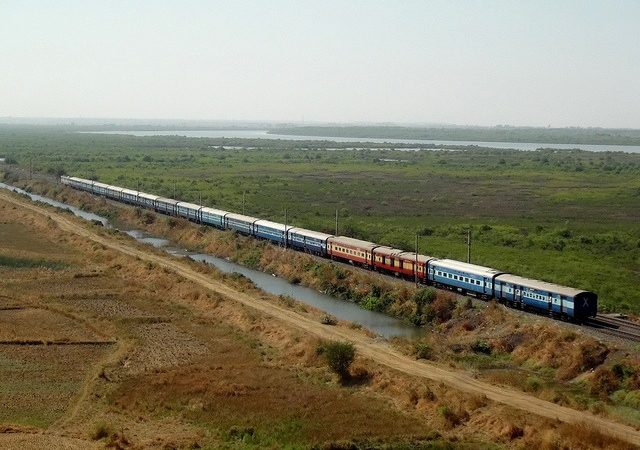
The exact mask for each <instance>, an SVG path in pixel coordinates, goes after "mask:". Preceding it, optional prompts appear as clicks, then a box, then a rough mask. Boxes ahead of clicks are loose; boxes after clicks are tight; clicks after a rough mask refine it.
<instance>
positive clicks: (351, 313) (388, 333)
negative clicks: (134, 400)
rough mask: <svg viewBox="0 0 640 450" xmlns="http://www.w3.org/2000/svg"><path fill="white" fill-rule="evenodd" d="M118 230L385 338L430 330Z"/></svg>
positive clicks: (83, 213)
mask: <svg viewBox="0 0 640 450" xmlns="http://www.w3.org/2000/svg"><path fill="white" fill-rule="evenodd" d="M0 188H3V189H8V190H11V191H14V192H18V193H20V194H23V195H27V196H29V197H30V198H31V200H33V201H36V202H41V203H45V204H48V205H51V206H54V207H56V208H61V209H67V210H69V211H71V212H72V213H73V214H75V215H76V216H78V217H81V218H83V219H85V220H88V221H92V222H100V223H101V224H102V225H103V226H105V227H109V228H115V227H114V226H113V224H111V223H110V222H109V220H108V219H106V218H105V217H101V216H99V215H97V214H93V213H90V212H87V211H83V210H81V209H79V208H76V207H75V206H71V205H67V204H66V203H62V202H59V201H57V200H53V199H50V198H48V197H43V196H41V195H37V194H31V193H29V192H26V191H24V190H22V189H19V188H16V187H14V186H10V185H8V184H5V183H0ZM118 229H119V230H120V231H123V232H125V233H127V234H128V235H129V236H131V237H132V238H134V239H136V240H137V241H138V242H142V243H145V244H148V245H152V246H154V247H156V248H160V249H162V250H164V251H166V252H167V253H169V254H171V255H173V256H176V257H187V258H191V259H192V260H194V261H199V262H203V263H205V264H208V265H210V266H213V267H216V268H217V269H218V270H220V271H221V272H226V273H234V272H235V273H240V274H242V275H244V276H245V277H247V278H248V279H250V280H251V281H252V282H253V283H254V284H255V285H256V286H257V287H259V288H260V289H262V290H264V291H265V292H268V293H270V294H273V295H286V296H289V297H292V298H294V299H296V300H298V301H300V302H302V303H305V304H307V305H311V306H313V307H315V308H318V309H320V310H322V311H325V312H327V313H329V314H331V315H333V316H335V317H337V318H338V319H340V320H346V321H351V322H356V323H358V324H361V325H362V326H363V327H365V328H368V329H369V330H371V331H373V332H374V333H376V334H378V335H380V336H382V337H385V338H390V337H394V336H400V337H406V338H417V337H420V336H422V335H424V334H425V333H426V330H425V329H424V328H418V327H414V326H412V325H409V324H407V323H404V322H403V321H401V320H399V319H396V318H393V317H390V316H387V315H385V314H382V313H378V312H374V311H368V310H366V309H362V308H360V307H359V306H358V305H356V304H355V303H350V302H347V301H344V300H340V299H337V298H334V297H331V296H329V295H325V294H322V293H320V292H317V291H315V290H313V289H311V288H308V287H304V286H299V285H294V284H291V283H289V282H288V281H286V280H284V279H282V278H278V277H276V276H273V275H271V274H268V273H265V272H260V271H258V270H254V269H250V268H248V267H244V266H241V265H239V264H236V263H234V262H231V261H228V260H226V259H222V258H217V257H215V256H212V255H206V254H202V253H196V252H190V251H187V250H185V249H181V248H179V247H177V246H175V245H174V244H173V243H172V242H170V241H169V240H167V239H164V238H161V237H158V236H153V235H151V234H149V233H147V232H145V231H142V230H136V229H127V228H126V227H124V226H118Z"/></svg>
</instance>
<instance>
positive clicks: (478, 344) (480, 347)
mask: <svg viewBox="0 0 640 450" xmlns="http://www.w3.org/2000/svg"><path fill="white" fill-rule="evenodd" d="M471 350H473V351H474V352H476V353H484V354H485V355H490V354H491V346H490V345H489V344H487V342H486V341H482V340H477V341H475V342H474V343H473V344H471Z"/></svg>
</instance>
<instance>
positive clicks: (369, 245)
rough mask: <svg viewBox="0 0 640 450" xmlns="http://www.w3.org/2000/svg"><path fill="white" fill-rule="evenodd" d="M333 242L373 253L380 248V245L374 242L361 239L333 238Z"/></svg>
mask: <svg viewBox="0 0 640 450" xmlns="http://www.w3.org/2000/svg"><path fill="white" fill-rule="evenodd" d="M331 242H335V243H337V244H342V245H347V246H351V247H356V248H359V249H363V250H368V251H371V250H373V249H374V248H376V247H380V245H378V244H376V243H374V242H368V241H361V240H360V239H354V238H350V237H346V236H333V237H332V238H331Z"/></svg>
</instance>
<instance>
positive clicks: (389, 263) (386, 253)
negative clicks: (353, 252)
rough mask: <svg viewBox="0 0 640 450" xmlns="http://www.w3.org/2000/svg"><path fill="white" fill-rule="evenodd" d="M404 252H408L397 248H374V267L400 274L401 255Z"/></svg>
mask: <svg viewBox="0 0 640 450" xmlns="http://www.w3.org/2000/svg"><path fill="white" fill-rule="evenodd" d="M403 253H406V252H405V251H404V250H400V249H397V248H391V247H385V246H380V247H376V248H375V249H374V250H373V267H375V268H376V270H380V271H383V272H390V273H394V274H397V275H400V274H401V273H402V259H401V255H402V254H403Z"/></svg>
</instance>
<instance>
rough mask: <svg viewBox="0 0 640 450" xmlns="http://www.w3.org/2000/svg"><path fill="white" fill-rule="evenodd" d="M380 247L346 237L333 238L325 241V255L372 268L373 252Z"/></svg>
mask: <svg viewBox="0 0 640 450" xmlns="http://www.w3.org/2000/svg"><path fill="white" fill-rule="evenodd" d="M376 247H380V246H379V245H378V244H375V243H373V242H367V241H361V240H360V239H354V238H350V237H346V236H333V237H331V238H329V239H328V240H327V254H328V255H329V256H330V257H331V258H335V259H342V260H344V261H349V262H350V263H357V264H360V265H363V266H366V267H373V250H374V249H375V248H376Z"/></svg>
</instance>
